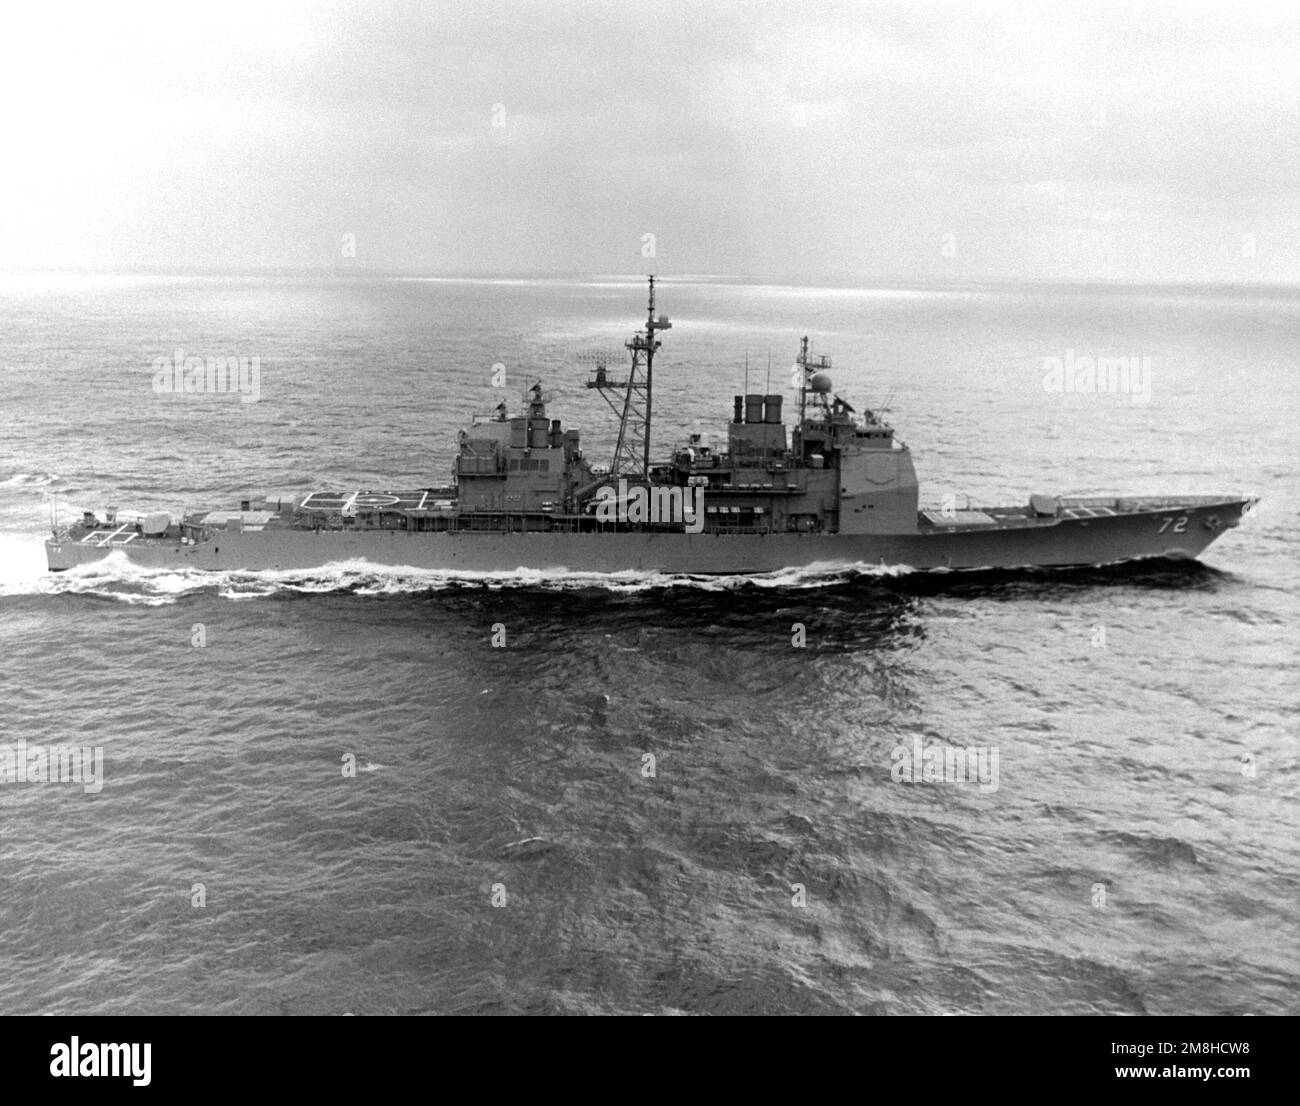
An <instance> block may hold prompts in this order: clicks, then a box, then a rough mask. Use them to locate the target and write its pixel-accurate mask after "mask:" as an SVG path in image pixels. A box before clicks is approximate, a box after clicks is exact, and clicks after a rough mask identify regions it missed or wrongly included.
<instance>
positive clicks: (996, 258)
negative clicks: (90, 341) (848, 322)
mask: <svg viewBox="0 0 1300 1106" xmlns="http://www.w3.org/2000/svg"><path fill="white" fill-rule="evenodd" d="M23 7H24V8H25V9H26V10H25V11H23V12H21V13H19V12H16V11H15V10H14V5H7V6H6V9H5V11H4V14H3V15H0V57H2V58H3V65H2V66H0V94H3V97H4V107H3V109H2V110H0V151H2V153H3V160H2V162H0V164H3V172H2V173H0V200H2V202H0V268H20V267H43V266H45V267H94V268H102V269H114V268H139V267H149V268H162V269H166V268H173V267H183V268H195V267H212V268H226V267H236V268H259V267H320V268H339V267H365V268H371V269H375V270H382V271H402V272H426V273H437V274H478V273H502V274H504V273H520V274H528V273H533V274H548V273H553V274H570V273H599V274H604V273H637V272H644V271H647V270H649V269H651V268H654V269H655V270H657V271H658V272H660V273H661V274H664V275H668V276H681V275H683V274H690V273H694V274H704V273H709V274H734V275H742V276H749V277H755V278H765V279H784V278H795V279H811V280H816V279H824V278H832V277H833V278H837V279H839V278H844V277H866V278H877V279H880V278H885V279H888V278H897V279H931V278H934V279H945V278H956V279H989V278H992V279H1022V278H1029V279H1037V278H1050V279H1067V280H1112V279H1119V280H1155V281H1160V280H1224V281H1238V280H1255V281H1286V282H1291V281H1296V280H1297V279H1300V97H1298V96H1297V92H1298V90H1300V77H1298V74H1300V4H1296V3H1291V2H1288V3H1279V4H1276V5H1263V4H1260V5H1252V4H1250V3H1242V2H1234V3H1222V4H1214V5H1211V4H1195V3H1169V4H1151V3H1146V4H1138V3H1131V4H1123V5H1110V6H1107V5H1103V4H1099V3H1095V2H1094V3H1083V4H1078V5H1070V4H1062V3H1048V2H1041V3H1025V4H976V3H951V4H928V3H927V4H922V3H903V4H880V3H867V2H865V0H863V2H861V3H852V4H832V3H821V2H805V0H794V2H788V3H787V2H781V3H734V4H733V3H725V2H721V0H660V2H656V3H653V4H652V3H649V2H645V0H639V2H637V3H635V4H632V3H613V4H604V3H588V2H586V0H544V2H525V0H510V2H507V3H499V4H476V3H466V2H460V0H457V2H454V3H432V2H430V3H410V4H386V3H380V2H357V3H345V4H329V5H325V4H317V5H308V4H280V3H276V2H274V0H255V2H251V3H244V2H226V0H222V2H220V3H210V4H207V5H202V6H200V5H190V4H185V3H179V2H176V0H167V2H166V3H163V4H159V5H156V6H145V5H134V4H119V3H98V4H95V5H94V6H87V7H85V8H84V9H77V8H60V7H57V6H55V5H44V4H37V3H33V4H26V5H23ZM191 7H192V8H193V9H194V10H193V11H191V10H188V9H190V8H191ZM647 234H653V235H654V236H655V237H654V243H653V244H654V249H655V257H654V258H653V259H646V258H643V256H642V251H643V242H645V241H646V240H645V239H644V237H643V236H644V235H647ZM348 235H351V236H354V237H353V238H351V239H349V238H346V237H345V236H348ZM352 243H355V254H356V256H355V257H350V256H346V255H347V254H348V253H349V252H350V251H349V249H348V247H349V245H350V244H352Z"/></svg>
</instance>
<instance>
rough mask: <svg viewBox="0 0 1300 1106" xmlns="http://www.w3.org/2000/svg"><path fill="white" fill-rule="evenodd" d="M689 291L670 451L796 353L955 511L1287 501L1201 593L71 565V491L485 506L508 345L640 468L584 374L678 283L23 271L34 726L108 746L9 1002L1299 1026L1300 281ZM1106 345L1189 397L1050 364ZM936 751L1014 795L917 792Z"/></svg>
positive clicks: (8, 530) (16, 481)
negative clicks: (250, 381) (1214, 498)
mask: <svg viewBox="0 0 1300 1106" xmlns="http://www.w3.org/2000/svg"><path fill="white" fill-rule="evenodd" d="M659 310H660V311H662V312H664V313H666V314H668V315H669V316H671V317H672V319H673V322H674V327H673V329H672V330H670V331H668V332H667V333H666V334H665V335H664V336H663V337H664V349H663V351H662V353H661V355H660V357H659V359H658V360H657V362H656V407H655V410H656V414H657V417H658V421H657V434H656V437H657V440H658V441H659V442H660V444H661V446H662V447H663V448H667V447H668V446H669V445H670V444H672V443H673V442H675V441H677V440H680V439H681V438H682V437H683V436H684V435H686V434H687V433H690V432H694V431H702V432H705V433H713V434H715V435H721V434H722V433H723V432H724V430H725V420H726V419H727V417H728V414H729V412H730V407H731V396H732V394H733V393H735V392H740V391H743V390H746V372H748V383H749V387H748V390H750V391H760V390H761V391H768V390H770V391H778V390H782V389H783V388H784V386H785V383H786V381H787V380H788V376H789V368H790V364H791V361H792V358H793V356H794V354H795V353H796V351H797V348H798V339H799V338H800V336H802V335H804V334H807V335H809V336H810V337H811V338H812V340H813V344H814V352H816V353H825V354H828V355H830V356H832V357H833V359H834V363H835V369H834V377H835V384H836V390H837V391H838V392H840V393H841V394H842V395H844V396H845V397H846V398H848V399H850V401H851V402H855V403H857V405H858V406H859V407H861V406H863V404H864V403H869V404H870V405H872V406H876V407H879V406H882V405H884V406H887V407H888V408H889V409H890V415H889V418H890V419H891V421H893V422H894V424H895V425H896V426H897V427H898V429H899V433H900V436H901V437H902V438H903V439H904V440H906V441H908V443H909V444H910V445H911V446H912V448H913V450H914V451H915V453H916V459H917V465H918V469H919V471H920V474H921V478H922V481H923V497H924V498H925V499H926V500H927V501H928V502H929V503H931V504H934V505H938V504H940V503H941V502H942V501H943V499H944V497H945V496H947V495H953V496H956V497H958V501H959V502H964V501H965V498H966V497H969V499H970V501H971V502H973V503H976V504H981V503H984V504H987V503H999V502H1017V503H1018V502H1023V501H1024V500H1025V498H1026V497H1027V496H1028V495H1029V494H1030V493H1031V492H1039V491H1041V492H1051V493H1074V494H1086V493H1097V494H1103V493H1124V492H1132V493H1138V494H1162V493H1181V492H1215V491H1238V490H1240V491H1248V492H1253V493H1255V494H1258V495H1260V496H1261V497H1262V499H1261V503H1260V506H1259V508H1258V509H1257V511H1256V512H1254V513H1253V514H1252V515H1250V516H1248V518H1247V520H1246V522H1245V523H1244V525H1243V526H1242V527H1241V528H1240V529H1238V530H1235V531H1232V532H1229V533H1228V534H1226V535H1225V536H1224V537H1223V538H1222V539H1220V541H1219V542H1218V543H1216V544H1215V545H1214V546H1212V547H1211V548H1210V550H1209V552H1208V553H1207V554H1206V556H1205V558H1204V560H1203V562H1202V563H1199V564H1191V565H1181V566H1180V565H1172V564H1157V565H1152V566H1138V567H1133V566H1129V567H1124V568H1119V569H1110V570H1090V571H1072V572H1051V573H983V574H975V575H919V574H911V573H907V572H889V573H884V572H878V571H877V572H872V571H844V572H835V573H827V572H816V571H805V572H799V573H787V574H780V575H777V576H773V577H766V578H759V579H756V580H740V579H721V580H718V579H679V580H669V581H661V580H654V579H647V578H642V577H638V576H636V575H634V574H627V575H624V576H620V577H618V578H615V579H599V578H594V577H580V576H572V577H566V578H558V579H557V578H546V577H541V576H537V575H533V576H529V577H523V578H518V579H508V578H502V577H488V576H478V577H475V576H467V577H455V578H453V577H447V576H440V575H436V574H430V573H397V572H392V571H389V570H384V569H380V568H376V567H375V566H369V565H365V564H344V565H337V566H331V567H330V568H328V569H323V570H321V571H319V572H315V573H297V574H291V573H263V574H228V575H222V576H203V575H197V574H196V575H188V574H178V573H171V572H152V573H151V572H143V571H140V570H138V569H134V568H132V567H131V566H130V565H127V564H124V563H122V564H119V563H112V562H108V563H105V564H103V565H101V566H96V567H95V568H94V569H93V570H87V571H78V572H75V573H68V574H63V575H60V576H57V577H56V576H51V575H49V574H46V573H45V572H44V571H43V560H42V557H43V553H42V550H41V545H40V543H41V540H42V537H43V535H44V532H45V531H46V530H47V528H48V520H49V516H50V512H51V509H53V508H57V509H58V510H59V511H61V512H68V513H71V512H79V511H80V510H82V509H84V508H87V507H90V508H97V509H102V508H103V507H104V506H106V505H107V504H109V503H114V504H117V505H119V506H121V507H122V508H124V509H126V508H130V509H139V510H149V509H162V510H170V511H173V512H176V511H178V510H180V509H181V508H182V507H190V508H193V507H196V506H199V505H202V504H206V503H211V504H213V505H218V506H220V505H227V504H230V503H232V502H234V501H236V500H238V499H239V498H241V497H246V496H248V495H249V494H263V493H277V492H283V493H285V494H286V495H287V494H290V493H295V492H302V491H306V490H309V489H312V488H318V487H337V486H349V487H357V486H364V487H380V486H382V485H384V484H392V485H396V486H412V485H424V484H428V483H434V482H438V483H441V482H444V481H445V480H446V478H447V476H448V474H449V469H450V464H451V458H452V453H453V448H454V442H455V432H456V430H457V428H458V427H459V426H460V425H461V424H462V423H463V422H465V421H466V420H467V419H468V416H469V415H471V414H472V413H475V412H477V411H487V410H490V409H491V408H492V407H495V406H496V404H497V403H498V402H499V401H500V399H501V398H502V392H501V391H500V390H498V389H494V388H493V387H492V386H491V376H492V373H493V366H495V365H501V366H504V369H505V373H506V378H507V382H508V386H507V388H506V393H505V394H506V395H507V396H508V397H510V399H511V401H512V402H514V401H515V400H516V399H517V398H518V396H519V395H520V394H521V393H522V392H523V390H524V389H525V388H526V387H527V386H528V385H529V384H531V383H532V381H533V380H534V379H537V378H541V379H542V380H543V381H544V384H545V386H546V388H547V389H548V391H549V392H550V393H551V395H552V403H553V407H552V415H553V416H558V417H563V418H564V419H565V422H566V425H578V426H580V427H581V428H582V430H583V433H584V445H585V447H586V449H587V450H588V453H589V454H593V455H595V456H597V457H601V456H604V455H605V454H607V453H608V452H609V451H610V450H611V449H612V446H613V440H614V427H613V425H612V423H611V419H610V418H609V416H608V412H607V411H606V409H605V407H604V405H603V403H602V401H601V400H600V398H599V397H598V396H597V395H596V394H595V393H592V392H589V391H587V390H585V389H584V388H583V387H582V382H583V380H584V379H585V377H586V372H587V367H588V366H589V364H590V362H591V361H592V360H593V359H594V357H595V356H597V355H598V354H600V353H602V352H609V353H610V354H611V355H612V360H611V363H612V364H617V360H616V358H617V357H618V355H620V354H621V352H622V342H623V341H624V340H625V339H626V338H627V337H628V336H629V335H630V334H631V333H632V331H633V330H634V329H636V327H637V326H638V325H639V324H640V322H641V321H642V320H643V318H644V292H643V288H642V286H641V285H640V284H639V282H637V281H635V280H623V279H615V278H609V279H602V280H593V281H585V282H577V281H574V282H566V281H509V282H500V281H496V282H494V281H450V280H395V279H385V278H378V277H376V278H365V277H355V278H353V277H348V278H344V277H338V278H320V279H305V278H288V277H283V278H259V279H254V278H206V277H205V278H200V277H184V278H181V277H177V278H155V277H96V278H91V277H78V276H66V275H64V276H48V277H31V276H26V277H8V278H3V279H0V369H2V370H3V393H2V394H3V399H2V400H0V410H2V411H3V426H4V435H3V439H2V440H0V701H2V702H3V706H4V710H3V713H2V714H0V748H2V747H4V746H8V747H10V748H11V749H16V748H19V747H20V745H21V743H26V745H27V747H31V746H36V745H41V746H50V745H55V744H62V743H69V744H76V745H81V746H87V747H100V748H102V750H103V779H102V789H100V790H98V791H97V792H94V793H88V792H87V791H86V789H85V788H84V787H83V786H80V785H77V784H75V783H46V784H39V783H33V782H27V783H21V782H6V783H3V784H0V1012H3V1013H22V1014H40V1013H58V1014H68V1013H160V1014H173V1013H225V1014H233V1013H238V1014H305V1013H313V1014H342V1013H353V1014H406V1013H685V1014H705V1013H750V1014H754V1013H761V1014H778V1013H825V1014H848V1013H858V1014H1004V1013H1012V1014H1056V1013H1101V1014H1189V1013H1190V1014H1284V1013H1286V1014H1294V1013H1297V1012H1300V998H1298V993H1300V992H1298V989H1300V956H1298V955H1297V954H1298V953H1300V926H1298V925H1297V904H1298V903H1300V863H1298V861H1300V846H1298V845H1297V833H1296V829H1297V822H1298V817H1297V813H1298V806H1297V782H1298V780H1300V775H1298V772H1297V745H1296V732H1297V718H1300V682H1298V681H1297V679H1296V671H1297V661H1300V648H1297V641H1296V633H1295V626H1296V625H1297V622H1298V621H1300V584H1297V580H1296V571H1295V569H1296V558H1295V550H1296V543H1295V520H1296V518H1297V510H1298V508H1300V496H1298V495H1297V480H1296V469H1297V464H1296V462H1297V456H1296V454H1297V447H1296V430H1295V428H1296V425H1297V417H1298V416H1300V384H1298V383H1297V374H1296V372H1295V368H1294V366H1295V363H1296V360H1297V355H1300V304H1298V303H1297V300H1296V298H1295V295H1294V290H1279V289H1267V288H1260V289H1230V288H1199V289H1179V288H1095V287H1061V286H1030V287H952V288H942V287H925V288H922V287H915V288H892V289H856V290H846V289H818V288H808V287H771V286H761V285H753V284H740V283H728V282H725V281H718V280H687V279H682V280H673V279H671V278H668V279H665V280H663V282H662V283H661V286H660V296H659ZM177 349H180V350H183V351H184V353H185V354H196V355H200V356H216V355H222V356H225V355H236V356H247V357H257V358H258V359H259V364H260V384H259V389H260V394H259V398H258V401H257V402H255V403H244V402H241V401H240V398H239V397H238V396H236V395H200V396H165V395H157V394H155V392H154V391H153V389H152V386H151V384H152V378H153V367H152V366H153V362H154V359H155V358H165V359H170V358H172V357H173V356H174V354H175V351H176V350H177ZM1099 356H1101V357H1109V356H1128V357H1134V358H1138V359H1141V358H1149V362H1147V364H1148V365H1149V371H1150V389H1149V394H1145V395H1144V394H1136V393H1130V394H1109V393H1107V394H1080V393H1069V394H1057V393H1053V392H1050V391H1048V390H1047V389H1046V388H1045V387H1044V383H1043V381H1044V375H1045V368H1046V366H1047V365H1048V364H1050V359H1051V358H1058V359H1060V360H1061V361H1062V362H1063V363H1064V362H1065V361H1066V360H1067V358H1068V359H1071V360H1072V362H1073V363H1077V361H1078V359H1079V358H1082V357H1099ZM746 359H747V360H748V369H746ZM769 360H770V369H769ZM769 373H770V376H769ZM769 380H770V381H771V384H770V386H769V385H768V381H769ZM859 401H861V402H859ZM796 624H798V625H801V626H802V627H803V629H804V634H805V644H804V645H803V647H796V645H795V644H794V638H795V636H796V635H795V630H794V627H795V626H796ZM494 627H499V628H502V629H504V633H505V647H504V648H496V647H494V646H493V643H492V639H493V634H494ZM918 742H919V743H920V745H921V747H922V748H932V747H936V746H946V747H960V748H976V749H980V750H983V754H982V755H983V756H984V758H985V760H984V762H983V763H984V764H985V766H986V767H990V768H991V766H992V764H993V763H994V761H993V760H992V757H993V755H994V752H995V751H996V757H997V759H996V765H997V774H996V776H995V777H992V776H991V775H990V774H989V773H986V776H985V780H984V785H983V786H981V785H980V784H979V783H978V782H941V781H925V780H920V781H918V782H909V781H907V780H905V779H898V778H896V776H897V775H898V774H899V773H898V772H897V771H896V767H897V766H898V765H899V764H900V760H901V754H902V753H903V752H908V753H910V752H911V751H913V750H915V749H916V747H917V743H918ZM0 756H2V754H0ZM352 765H355V771H354V772H353V771H351V770H350V766H352ZM994 784H996V786H994Z"/></svg>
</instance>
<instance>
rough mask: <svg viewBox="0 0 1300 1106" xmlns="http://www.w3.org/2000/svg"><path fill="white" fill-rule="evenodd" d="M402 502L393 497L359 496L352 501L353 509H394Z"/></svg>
mask: <svg viewBox="0 0 1300 1106" xmlns="http://www.w3.org/2000/svg"><path fill="white" fill-rule="evenodd" d="M401 502H402V501H401V500H400V499H398V497H397V496H395V495H359V496H357V497H356V499H354V500H353V501H352V505H353V506H354V507H395V506H397V504H399V503H401Z"/></svg>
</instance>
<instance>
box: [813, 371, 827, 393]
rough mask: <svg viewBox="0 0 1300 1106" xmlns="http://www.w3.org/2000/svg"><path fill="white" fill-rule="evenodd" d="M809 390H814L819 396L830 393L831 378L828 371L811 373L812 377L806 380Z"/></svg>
mask: <svg viewBox="0 0 1300 1106" xmlns="http://www.w3.org/2000/svg"><path fill="white" fill-rule="evenodd" d="M808 389H809V391H813V392H816V393H817V394H818V395H819V396H826V395H830V391H831V378H830V374H829V373H813V375H812V379H811V380H810V381H808Z"/></svg>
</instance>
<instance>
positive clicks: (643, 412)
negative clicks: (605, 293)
mask: <svg viewBox="0 0 1300 1106" xmlns="http://www.w3.org/2000/svg"><path fill="white" fill-rule="evenodd" d="M672 325H673V324H672V323H670V322H669V321H668V318H667V316H665V315H660V316H659V317H658V318H656V317H655V278H654V277H650V305H649V307H648V308H647V311H646V324H645V329H644V330H642V331H638V332H637V333H636V334H634V335H633V336H632V337H631V338H630V339H629V340H628V341H627V342H625V343H624V346H625V348H626V349H627V350H628V351H629V352H630V353H631V354H632V364H631V367H630V370H629V372H628V378H627V379H626V380H610V379H608V378H607V377H606V375H605V366H604V364H602V363H597V365H596V376H595V379H594V380H588V381H587V387H588V388H596V389H597V390H599V392H600V394H601V396H602V397H603V398H604V400H605V402H606V403H608V404H609V406H610V410H612V411H613V412H614V413H615V414H616V415H618V420H619V422H618V444H617V445H615V446H614V459H613V461H612V462H611V463H610V466H609V473H610V475H611V476H639V477H640V478H641V479H643V480H647V481H648V480H649V479H650V427H651V403H652V399H653V395H654V358H655V351H656V350H658V349H659V347H660V345H661V344H662V343H661V342H660V341H659V339H658V337H656V335H657V333H658V332H659V331H661V330H671V329H672ZM620 392H621V393H622V398H623V402H622V409H621V410H620V409H619V403H618V398H617V396H618V393H620Z"/></svg>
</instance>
